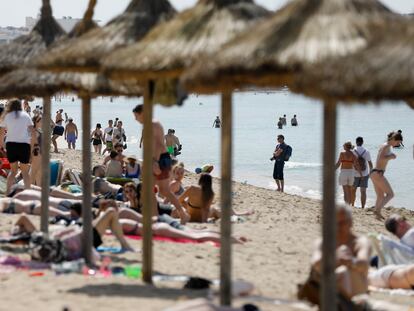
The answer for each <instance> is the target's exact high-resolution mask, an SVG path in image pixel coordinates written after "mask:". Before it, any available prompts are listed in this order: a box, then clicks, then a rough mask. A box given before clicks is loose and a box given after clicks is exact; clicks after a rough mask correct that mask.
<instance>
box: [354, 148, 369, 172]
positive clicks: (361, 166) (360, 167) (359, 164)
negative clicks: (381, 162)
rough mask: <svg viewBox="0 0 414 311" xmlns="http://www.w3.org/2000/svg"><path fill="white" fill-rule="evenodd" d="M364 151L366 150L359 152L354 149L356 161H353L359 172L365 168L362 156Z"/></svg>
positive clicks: (365, 164) (365, 162) (365, 163)
mask: <svg viewBox="0 0 414 311" xmlns="http://www.w3.org/2000/svg"><path fill="white" fill-rule="evenodd" d="M365 151H366V150H364V152H363V153H361V154H359V153H358V152H356V151H355V153H356V154H357V155H358V157H357V160H356V163H355V168H356V169H357V170H359V171H361V172H363V171H365V169H366V168H367V161H366V160H365V158H364V157H363V155H364V153H365Z"/></svg>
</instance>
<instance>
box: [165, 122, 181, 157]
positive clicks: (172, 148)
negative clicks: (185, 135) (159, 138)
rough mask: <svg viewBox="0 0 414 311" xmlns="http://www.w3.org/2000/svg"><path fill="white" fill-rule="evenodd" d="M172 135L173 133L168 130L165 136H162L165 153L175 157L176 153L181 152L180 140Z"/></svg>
mask: <svg viewBox="0 0 414 311" xmlns="http://www.w3.org/2000/svg"><path fill="white" fill-rule="evenodd" d="M174 133H175V131H174V130H173V129H169V130H168V133H167V135H165V136H164V138H165V144H166V145H167V151H168V153H169V154H170V155H172V156H175V155H176V152H177V153H178V152H179V151H180V150H181V144H180V140H179V139H178V137H177V136H175V135H174ZM178 154H179V153H178Z"/></svg>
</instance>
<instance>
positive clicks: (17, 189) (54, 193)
mask: <svg viewBox="0 0 414 311" xmlns="http://www.w3.org/2000/svg"><path fill="white" fill-rule="evenodd" d="M24 191H27V192H25V193H34V192H35V191H36V192H37V194H35V195H36V196H39V195H40V193H41V191H42V189H41V188H40V187H38V186H34V185H31V188H30V189H24V187H23V185H18V184H16V185H13V186H12V189H11V191H10V193H9V194H8V197H16V195H17V194H18V193H21V192H24ZM49 196H50V197H54V198H59V199H68V200H82V195H81V194H74V193H70V192H67V191H64V190H61V189H58V188H51V190H50V192H49ZM92 198H94V196H92Z"/></svg>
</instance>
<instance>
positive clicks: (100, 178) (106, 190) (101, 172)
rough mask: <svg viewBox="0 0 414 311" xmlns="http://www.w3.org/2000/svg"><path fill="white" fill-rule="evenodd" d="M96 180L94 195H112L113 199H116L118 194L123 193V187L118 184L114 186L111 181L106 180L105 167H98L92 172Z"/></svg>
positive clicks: (94, 182)
mask: <svg viewBox="0 0 414 311" xmlns="http://www.w3.org/2000/svg"><path fill="white" fill-rule="evenodd" d="M92 174H93V176H95V180H94V181H93V192H94V194H103V195H107V194H111V195H112V196H113V197H116V195H117V194H118V193H122V186H121V185H117V184H112V183H110V182H109V181H107V180H105V179H104V178H105V166H103V165H96V166H94V168H93V170H92Z"/></svg>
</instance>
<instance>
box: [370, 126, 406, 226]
mask: <svg viewBox="0 0 414 311" xmlns="http://www.w3.org/2000/svg"><path fill="white" fill-rule="evenodd" d="M402 141H403V137H402V135H401V134H400V133H398V132H391V133H389V134H388V140H387V142H386V143H384V144H383V145H382V146H381V148H380V149H379V151H378V156H377V161H376V163H375V168H374V169H373V170H372V171H371V174H370V177H371V180H372V183H373V184H374V188H375V193H376V194H377V200H376V202H375V212H374V214H375V217H376V218H377V219H378V220H384V217H383V216H382V214H381V210H382V208H383V207H384V206H385V205H386V204H387V203H388V202H389V201H390V200H391V199H392V198H393V197H394V191H393V190H392V188H391V185H390V183H389V182H388V180H387V178H385V176H384V173H385V168H386V167H387V164H388V161H389V160H394V159H395V158H397V156H396V155H395V154H394V153H392V151H391V147H398V146H400V144H401V143H402Z"/></svg>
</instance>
